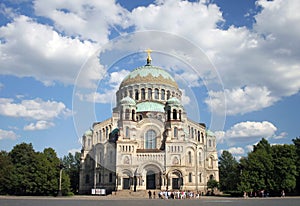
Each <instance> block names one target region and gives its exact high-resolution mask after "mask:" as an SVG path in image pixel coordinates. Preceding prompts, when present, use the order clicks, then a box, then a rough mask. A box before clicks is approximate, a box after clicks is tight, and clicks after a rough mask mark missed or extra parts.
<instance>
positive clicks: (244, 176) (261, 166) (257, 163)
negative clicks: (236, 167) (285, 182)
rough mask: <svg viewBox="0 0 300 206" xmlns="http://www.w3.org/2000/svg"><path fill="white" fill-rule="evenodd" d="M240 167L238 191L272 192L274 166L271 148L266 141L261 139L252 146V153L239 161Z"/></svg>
mask: <svg viewBox="0 0 300 206" xmlns="http://www.w3.org/2000/svg"><path fill="white" fill-rule="evenodd" d="M240 167H241V182H240V184H239V187H238V188H239V190H240V191H246V192H251V191H260V190H267V191H271V190H273V188H274V180H273V178H272V176H273V172H274V164H273V160H272V154H271V146H270V144H269V143H268V141H267V140H266V139H264V138H263V139H262V140H261V141H260V142H259V143H258V144H257V145H256V146H254V150H253V152H251V153H249V154H248V157H247V158H243V159H241V161H240Z"/></svg>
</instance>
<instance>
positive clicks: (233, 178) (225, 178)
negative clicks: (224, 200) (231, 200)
mask: <svg viewBox="0 0 300 206" xmlns="http://www.w3.org/2000/svg"><path fill="white" fill-rule="evenodd" d="M219 159H220V161H219V174H220V190H221V191H223V192H228V193H231V192H234V191H237V190H238V183H239V182H240V171H239V164H238V162H237V161H236V159H235V158H234V157H233V156H232V154H231V153H230V152H228V151H226V150H225V151H223V152H222V154H221V157H220V158H219Z"/></svg>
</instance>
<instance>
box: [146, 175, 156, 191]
mask: <svg viewBox="0 0 300 206" xmlns="http://www.w3.org/2000/svg"><path fill="white" fill-rule="evenodd" d="M155 179H156V178H155V173H154V172H153V171H152V170H149V171H147V180H146V189H147V190H151V189H156V181H155Z"/></svg>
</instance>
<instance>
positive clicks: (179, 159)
mask: <svg viewBox="0 0 300 206" xmlns="http://www.w3.org/2000/svg"><path fill="white" fill-rule="evenodd" d="M181 96H182V92H181V91H180V89H179V87H178V85H177V83H176V81H175V80H174V79H173V77H172V76H171V75H170V74H169V73H168V72H166V71H165V70H164V69H162V68H160V67H156V66H153V65H152V64H151V57H150V52H149V53H148V57H147V64H146V65H145V66H141V67H138V68H136V69H134V70H133V71H132V72H131V73H130V74H129V75H128V76H127V77H125V79H124V80H123V81H122V83H121V84H120V87H119V90H118V91H117V93H116V101H117V102H116V107H115V108H114V109H113V112H112V117H111V118H109V119H107V120H105V121H102V122H95V123H94V124H93V125H92V128H91V129H90V130H88V131H87V132H85V134H84V135H83V137H82V142H83V147H82V151H81V166H80V181H79V193H81V194H88V193H91V190H92V189H96V188H100V189H106V190H109V191H117V190H132V191H138V190H152V189H156V190H189V191H198V192H204V193H205V192H206V191H207V181H208V180H210V179H215V180H217V181H219V172H218V157H217V149H216V137H215V136H214V134H213V133H212V132H210V131H209V130H207V128H206V125H205V124H204V123H198V122H194V121H192V120H191V119H189V118H188V117H187V114H186V112H185V109H184V107H183V105H182V103H181Z"/></svg>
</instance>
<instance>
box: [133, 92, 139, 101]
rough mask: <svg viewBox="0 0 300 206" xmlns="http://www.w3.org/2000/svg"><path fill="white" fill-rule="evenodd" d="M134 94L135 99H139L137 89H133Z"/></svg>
mask: <svg viewBox="0 0 300 206" xmlns="http://www.w3.org/2000/svg"><path fill="white" fill-rule="evenodd" d="M134 96H135V100H139V90H137V89H136V90H135V93H134Z"/></svg>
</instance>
